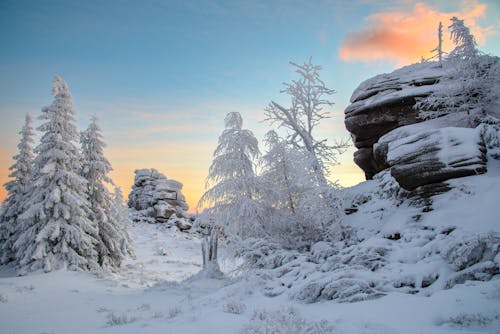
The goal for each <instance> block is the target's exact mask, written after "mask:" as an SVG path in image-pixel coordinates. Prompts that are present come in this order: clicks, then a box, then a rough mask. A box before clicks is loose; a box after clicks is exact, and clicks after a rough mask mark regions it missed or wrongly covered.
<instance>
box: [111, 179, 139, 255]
mask: <svg viewBox="0 0 500 334" xmlns="http://www.w3.org/2000/svg"><path fill="white" fill-rule="evenodd" d="M124 203H125V202H124V198H123V193H122V190H121V188H120V187H115V190H114V193H113V205H112V206H111V208H110V209H109V217H110V220H111V221H115V222H118V227H119V228H120V231H121V237H122V238H121V240H120V250H121V253H122V255H123V256H129V257H132V258H135V253H134V249H133V248H132V240H131V239H130V234H129V231H128V227H129V225H130V218H129V213H128V209H127V207H126V206H125V204H124Z"/></svg>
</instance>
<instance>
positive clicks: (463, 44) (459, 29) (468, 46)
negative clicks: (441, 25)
mask: <svg viewBox="0 0 500 334" xmlns="http://www.w3.org/2000/svg"><path fill="white" fill-rule="evenodd" d="M450 20H451V25H450V26H449V27H448V28H449V29H450V32H451V40H452V41H453V43H454V44H455V48H454V49H453V51H451V52H450V57H451V58H455V57H456V58H460V59H462V60H469V59H472V58H474V57H476V56H477V55H478V50H477V48H476V46H477V43H476V40H475V38H474V36H473V35H472V34H471V32H470V29H469V28H468V27H467V26H465V24H464V20H460V19H459V18H457V17H456V16H454V17H452V18H451V19H450Z"/></svg>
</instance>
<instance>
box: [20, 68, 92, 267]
mask: <svg viewBox="0 0 500 334" xmlns="http://www.w3.org/2000/svg"><path fill="white" fill-rule="evenodd" d="M52 92H53V95H54V101H53V102H52V104H51V105H50V106H48V107H45V108H43V109H42V115H41V116H40V119H41V120H42V121H44V123H43V124H42V125H41V126H40V127H38V130H39V131H41V132H42V133H43V134H42V137H41V139H40V144H39V145H38V146H37V147H36V149H35V153H37V156H36V158H35V160H34V171H33V178H32V180H31V182H30V185H29V187H28V189H27V192H26V196H25V201H24V205H23V210H24V211H23V213H22V214H21V215H20V216H19V225H18V226H19V229H20V234H19V237H18V239H17V240H16V242H15V243H14V250H15V251H16V256H17V258H18V260H19V263H18V270H19V273H20V274H24V273H26V272H28V271H33V270H37V269H43V270H45V271H46V272H47V271H51V270H55V269H62V268H68V269H73V270H89V269H94V268H97V267H98V264H97V252H96V251H95V246H96V244H97V236H98V231H97V228H96V226H95V225H94V224H93V223H92V221H90V220H89V218H88V216H89V214H90V205H89V202H88V200H87V198H86V188H87V182H86V181H85V179H84V178H83V177H82V176H80V175H79V171H80V169H81V165H80V162H81V156H80V151H79V149H78V147H77V146H76V141H77V140H78V131H77V128H76V126H75V124H74V111H73V107H72V99H71V95H70V92H69V89H68V86H67V85H66V83H65V82H64V81H63V80H62V79H61V78H60V77H58V76H56V77H55V79H54V82H53V91H52Z"/></svg>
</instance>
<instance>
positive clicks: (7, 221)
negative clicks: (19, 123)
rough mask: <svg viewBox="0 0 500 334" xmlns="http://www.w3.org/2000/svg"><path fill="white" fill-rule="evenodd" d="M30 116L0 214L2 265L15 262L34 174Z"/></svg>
mask: <svg viewBox="0 0 500 334" xmlns="http://www.w3.org/2000/svg"><path fill="white" fill-rule="evenodd" d="M32 123H33V122H32V119H31V116H30V115H26V118H25V123H24V127H23V128H22V130H21V131H20V132H19V134H20V135H21V141H20V142H19V144H18V145H17V147H18V149H19V153H18V154H17V155H15V156H14V160H15V163H14V164H13V165H12V166H11V167H10V168H9V170H11V171H12V172H11V174H9V177H11V178H13V180H11V181H9V182H7V183H6V184H5V188H6V190H7V193H8V195H7V198H6V199H5V201H4V203H3V210H2V213H0V263H2V264H6V263H9V262H12V261H15V254H14V249H13V244H14V242H15V241H16V239H17V237H18V233H19V231H18V228H17V225H18V219H17V218H18V216H19V215H20V214H21V213H22V203H23V201H24V196H25V193H26V189H27V187H28V184H29V182H30V179H31V177H32V173H33V157H34V154H33V148H32V145H33V142H34V140H33V136H34V131H33V125H32Z"/></svg>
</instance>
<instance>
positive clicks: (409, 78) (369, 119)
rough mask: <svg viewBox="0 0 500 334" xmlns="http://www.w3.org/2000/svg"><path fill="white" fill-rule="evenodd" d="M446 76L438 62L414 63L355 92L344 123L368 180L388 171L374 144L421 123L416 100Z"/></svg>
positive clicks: (381, 76) (368, 81)
mask: <svg viewBox="0 0 500 334" xmlns="http://www.w3.org/2000/svg"><path fill="white" fill-rule="evenodd" d="M443 75H444V70H443V68H441V67H439V66H438V65H437V64H436V63H419V64H413V65H409V66H406V67H403V68H400V69H398V70H395V71H394V72H392V73H388V74H381V75H377V76H375V77H373V78H371V79H368V80H366V81H364V82H363V83H361V84H360V85H359V86H358V88H357V89H356V90H355V91H354V92H353V94H352V97H351V99H350V102H351V104H350V105H349V106H348V107H347V108H346V110H345V120H344V123H345V126H346V128H347V130H348V131H349V132H350V133H351V135H352V137H353V140H354V145H355V146H356V148H357V149H358V151H356V152H355V154H354V161H355V162H356V164H358V166H360V167H361V169H363V171H364V172H365V175H366V178H367V179H371V178H372V177H373V175H375V174H376V173H378V172H380V171H381V170H383V169H384V168H385V166H383V165H382V166H381V165H379V164H378V163H377V161H376V160H375V159H374V157H373V151H372V146H373V144H375V143H376V142H377V141H378V140H379V138H380V137H382V136H383V135H384V134H386V133H388V132H389V131H391V130H394V129H396V128H398V127H401V126H404V125H408V124H414V123H417V122H419V121H420V120H419V119H418V113H417V111H416V110H414V108H413V106H414V105H415V103H416V98H419V97H425V96H427V95H429V94H430V93H431V92H432V91H433V90H434V89H437V87H438V86H439V83H438V82H439V79H440V78H441V77H442V76H443Z"/></svg>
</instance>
